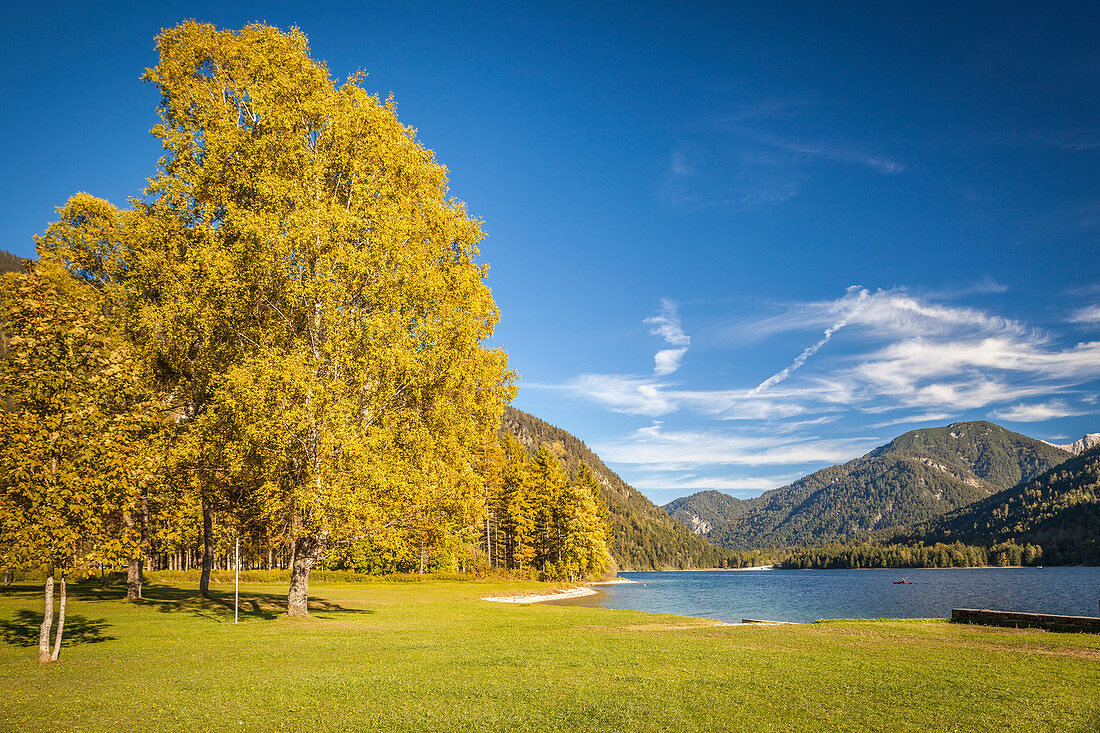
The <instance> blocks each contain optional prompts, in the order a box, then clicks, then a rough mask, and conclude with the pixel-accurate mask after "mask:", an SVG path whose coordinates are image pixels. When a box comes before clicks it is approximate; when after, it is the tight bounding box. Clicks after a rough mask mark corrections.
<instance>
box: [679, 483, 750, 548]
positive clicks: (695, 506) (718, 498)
mask: <svg viewBox="0 0 1100 733" xmlns="http://www.w3.org/2000/svg"><path fill="white" fill-rule="evenodd" d="M754 502H755V499H749V500H745V499H738V498H737V497H734V496H730V495H729V494H723V493H722V492H721V491H700V492H698V493H696V494H692V495H691V496H684V497H681V498H679V499H674V500H672V501H670V502H669V503H668V504H665V506H664V507H663V508H664V510H665V511H666V512H668V515H669V516H670V517H672V518H673V519H675V520H676V521H678V522H680V523H681V524H683V525H684V526H685V527H687V528H688V529H690V530H691V531H693V532H695V534H702V535H707V536H708V537H709V536H710V532H711V531H712V530H713V528H714V527H724V526H726V525H728V524H729V523H730V522H732V521H733V520H734V519H735V518H737V517H739V516H741V515H742V514H744V513H745V512H747V511H748V510H749V509H750V508H752V506H753V504H754ZM712 540H713V538H712Z"/></svg>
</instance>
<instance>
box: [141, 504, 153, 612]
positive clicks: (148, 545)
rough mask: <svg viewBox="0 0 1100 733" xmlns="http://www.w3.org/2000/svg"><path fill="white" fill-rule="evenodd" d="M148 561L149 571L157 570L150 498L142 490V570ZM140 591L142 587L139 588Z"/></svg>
mask: <svg viewBox="0 0 1100 733" xmlns="http://www.w3.org/2000/svg"><path fill="white" fill-rule="evenodd" d="M146 561H148V564H149V569H150V570H156V569H157V556H156V553H155V552H153V545H152V542H151V541H150V539H149V497H148V496H146V490H145V489H142V490H141V569H142V570H144V569H145V564H146ZM139 591H140V587H139ZM140 597H141V593H140V592H139V593H138V598H140Z"/></svg>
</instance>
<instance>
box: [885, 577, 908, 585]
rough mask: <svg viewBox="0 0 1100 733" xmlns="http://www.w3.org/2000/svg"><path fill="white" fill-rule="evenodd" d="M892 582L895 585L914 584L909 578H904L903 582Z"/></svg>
mask: <svg viewBox="0 0 1100 733" xmlns="http://www.w3.org/2000/svg"><path fill="white" fill-rule="evenodd" d="M890 582H892V583H893V584H894V585H912V584H913V581H911V580H909V578H902V579H901V580H892V581H890Z"/></svg>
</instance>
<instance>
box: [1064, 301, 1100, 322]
mask: <svg viewBox="0 0 1100 733" xmlns="http://www.w3.org/2000/svg"><path fill="white" fill-rule="evenodd" d="M1069 320H1070V322H1071V323H1088V324H1094V323H1095V324H1100V305H1090V306H1086V307H1085V308H1079V309H1077V310H1076V311H1074V313H1073V315H1072V316H1070V319H1069Z"/></svg>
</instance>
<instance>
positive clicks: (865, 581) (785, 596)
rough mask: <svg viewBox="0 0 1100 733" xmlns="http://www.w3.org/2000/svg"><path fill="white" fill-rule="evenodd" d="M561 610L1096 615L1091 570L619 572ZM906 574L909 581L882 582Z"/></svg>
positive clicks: (1097, 573) (728, 616)
mask: <svg viewBox="0 0 1100 733" xmlns="http://www.w3.org/2000/svg"><path fill="white" fill-rule="evenodd" d="M619 575H620V577H623V578H627V579H629V580H634V581H637V582H636V583H631V584H623V585H602V586H597V589H598V590H599V591H600V592H599V593H598V594H596V595H594V596H585V597H583V598H575V599H571V600H568V601H557V603H558V604H560V605H570V606H593V607H599V608H627V609H633V610H636V611H650V612H653V613H675V614H679V615H681V616H702V617H705V618H713V619H718V620H720V621H730V622H738V621H740V620H741V619H743V618H752V619H765V620H769V621H815V620H817V619H822V618H947V617H950V616H951V609H952V608H990V609H994V610H998V611H1033V612H1039V613H1060V614H1069V615H1074V616H1098V615H1100V608H1098V605H1097V604H1098V602H1100V567H1074V568H957V569H930V568H929V569H906V570H877V569H875V570H753V571H723V570H704V571H696V572H674V573H619ZM906 575H907V576H909V580H911V581H912V584H911V585H894V584H893V583H892V582H891V581H894V580H900V579H901V578H902V577H903V576H906Z"/></svg>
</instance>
